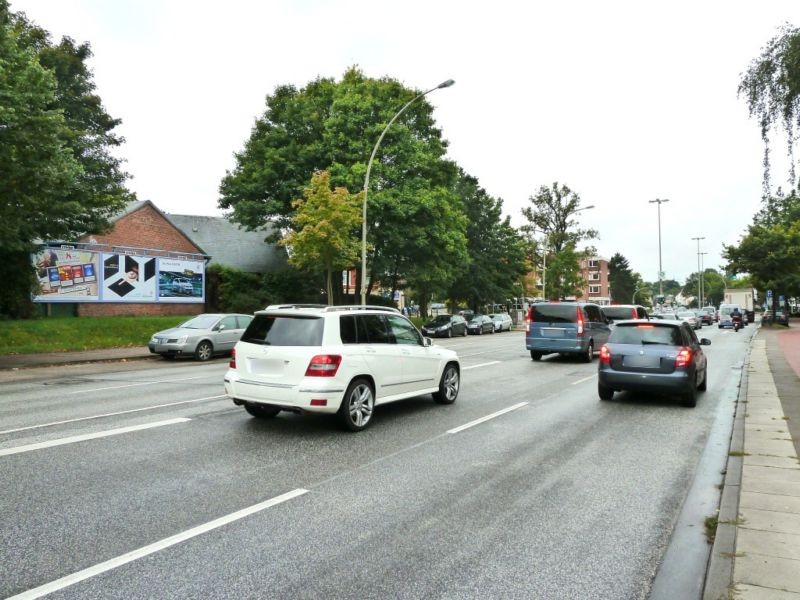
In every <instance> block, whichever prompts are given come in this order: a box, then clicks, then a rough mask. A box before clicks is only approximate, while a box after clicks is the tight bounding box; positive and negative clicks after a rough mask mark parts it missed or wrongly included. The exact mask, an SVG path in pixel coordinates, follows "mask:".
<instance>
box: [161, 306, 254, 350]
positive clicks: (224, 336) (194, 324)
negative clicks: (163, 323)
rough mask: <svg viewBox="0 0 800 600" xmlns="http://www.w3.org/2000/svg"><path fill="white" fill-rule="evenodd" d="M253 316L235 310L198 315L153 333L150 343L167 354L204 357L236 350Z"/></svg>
mask: <svg viewBox="0 0 800 600" xmlns="http://www.w3.org/2000/svg"><path fill="white" fill-rule="evenodd" d="M252 319H253V317H252V316H251V315H241V314H236V313H232V314H217V313H208V314H202V315H197V316H196V317H192V318H191V319H189V320H188V321H186V322H185V323H181V324H180V325H178V326H177V327H173V328H172V329H165V330H164V331H159V332H158V333H154V334H153V336H152V337H151V338H150V342H149V343H148V344H147V346H148V347H149V348H150V352H152V353H153V354H160V355H161V356H163V357H164V358H175V357H178V356H190V357H194V358H196V359H197V360H202V361H205V360H208V359H210V358H211V357H212V356H213V355H215V354H227V353H229V352H230V351H231V350H233V347H234V345H236V342H238V341H239V338H240V337H242V333H243V332H244V330H245V328H246V327H247V326H248V325H249V324H250V321H251V320H252Z"/></svg>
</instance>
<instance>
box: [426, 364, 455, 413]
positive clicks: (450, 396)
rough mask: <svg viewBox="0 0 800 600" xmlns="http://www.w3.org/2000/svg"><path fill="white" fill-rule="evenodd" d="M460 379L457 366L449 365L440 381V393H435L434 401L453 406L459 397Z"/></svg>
mask: <svg viewBox="0 0 800 600" xmlns="http://www.w3.org/2000/svg"><path fill="white" fill-rule="evenodd" d="M459 387H460V377H459V375H458V368H457V367H456V366H455V365H447V366H446V367H445V368H444V373H442V379H441V380H440V381H439V391H438V392H434V393H433V399H434V400H435V401H436V402H438V403H439V404H452V403H453V402H455V401H456V398H457V397H458V389H459Z"/></svg>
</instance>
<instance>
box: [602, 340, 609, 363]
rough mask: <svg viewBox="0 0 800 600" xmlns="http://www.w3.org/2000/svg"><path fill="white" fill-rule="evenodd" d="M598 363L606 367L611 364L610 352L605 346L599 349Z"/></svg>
mask: <svg viewBox="0 0 800 600" xmlns="http://www.w3.org/2000/svg"><path fill="white" fill-rule="evenodd" d="M600 362H601V363H603V364H606V365H610V364H611V350H609V349H608V346H606V345H605V344H603V345H602V346H601V347H600Z"/></svg>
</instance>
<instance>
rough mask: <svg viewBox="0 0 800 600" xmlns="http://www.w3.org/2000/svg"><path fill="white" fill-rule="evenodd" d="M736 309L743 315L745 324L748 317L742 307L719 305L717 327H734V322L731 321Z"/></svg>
mask: <svg viewBox="0 0 800 600" xmlns="http://www.w3.org/2000/svg"><path fill="white" fill-rule="evenodd" d="M734 309H738V310H739V312H740V313H741V314H742V323H745V320H746V315H745V311H743V310H742V307H741V306H739V305H738V304H720V305H719V319H718V320H717V327H719V328H720V329H722V328H723V327H731V328H732V327H733V320H732V319H731V313H732V312H733V311H734Z"/></svg>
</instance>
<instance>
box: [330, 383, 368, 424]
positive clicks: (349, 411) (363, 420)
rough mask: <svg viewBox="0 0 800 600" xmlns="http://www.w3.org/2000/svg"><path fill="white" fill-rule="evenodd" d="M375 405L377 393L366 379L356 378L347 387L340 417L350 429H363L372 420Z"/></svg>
mask: <svg viewBox="0 0 800 600" xmlns="http://www.w3.org/2000/svg"><path fill="white" fill-rule="evenodd" d="M374 407H375V395H374V394H373V392H372V387H371V386H370V384H369V382H368V381H367V380H366V379H355V380H353V382H352V383H351V384H350V386H349V387H348V388H347V392H346V393H345V395H344V400H343V401H342V405H341V406H340V407H339V418H340V419H341V420H342V424H343V425H344V426H345V427H346V428H347V429H349V430H350V431H361V430H362V429H364V428H365V427H366V426H367V425H368V424H369V422H370V421H371V420H372V410H373V408H374Z"/></svg>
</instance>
